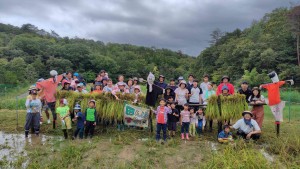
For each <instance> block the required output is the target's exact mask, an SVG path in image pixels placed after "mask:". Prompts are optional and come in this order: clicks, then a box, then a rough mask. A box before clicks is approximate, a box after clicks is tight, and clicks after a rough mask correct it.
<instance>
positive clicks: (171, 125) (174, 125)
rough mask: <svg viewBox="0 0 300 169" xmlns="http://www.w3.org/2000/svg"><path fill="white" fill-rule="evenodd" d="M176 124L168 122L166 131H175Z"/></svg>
mask: <svg viewBox="0 0 300 169" xmlns="http://www.w3.org/2000/svg"><path fill="white" fill-rule="evenodd" d="M176 123H177V122H168V130H169V131H176Z"/></svg>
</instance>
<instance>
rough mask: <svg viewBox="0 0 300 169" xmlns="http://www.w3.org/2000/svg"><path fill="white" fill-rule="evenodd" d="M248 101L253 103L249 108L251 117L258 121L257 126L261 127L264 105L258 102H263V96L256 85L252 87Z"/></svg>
mask: <svg viewBox="0 0 300 169" xmlns="http://www.w3.org/2000/svg"><path fill="white" fill-rule="evenodd" d="M248 102H249V103H251V104H252V105H253V107H252V110H251V112H252V114H253V119H254V120H255V121H256V122H257V123H258V125H259V127H260V128H262V124H263V120H264V114H265V113H264V106H263V105H260V104H263V103H265V98H264V96H263V95H262V94H261V93H260V89H259V88H258V87H253V89H252V94H251V96H250V97H249V100H248Z"/></svg>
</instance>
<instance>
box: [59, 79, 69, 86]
mask: <svg viewBox="0 0 300 169" xmlns="http://www.w3.org/2000/svg"><path fill="white" fill-rule="evenodd" d="M66 83H67V84H71V83H70V82H69V81H68V80H66V79H64V80H63V81H62V82H61V85H62V86H65V84H66Z"/></svg>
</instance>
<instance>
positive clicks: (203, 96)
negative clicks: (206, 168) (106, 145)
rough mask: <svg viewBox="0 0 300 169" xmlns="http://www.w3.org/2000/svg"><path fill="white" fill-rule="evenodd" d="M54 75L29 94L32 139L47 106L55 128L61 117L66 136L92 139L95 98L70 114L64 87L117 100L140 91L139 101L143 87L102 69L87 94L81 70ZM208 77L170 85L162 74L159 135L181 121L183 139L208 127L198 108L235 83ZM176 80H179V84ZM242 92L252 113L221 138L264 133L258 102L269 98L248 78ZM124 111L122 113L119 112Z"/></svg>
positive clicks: (135, 80) (157, 83)
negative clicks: (58, 95)
mask: <svg viewBox="0 0 300 169" xmlns="http://www.w3.org/2000/svg"><path fill="white" fill-rule="evenodd" d="M50 75H51V78H49V79H46V80H44V79H39V80H38V81H37V83H36V85H35V86H32V87H31V88H30V89H29V96H28V97H27V100H26V108H27V116H26V124H25V136H26V137H28V133H29V130H30V128H33V129H34V131H35V133H36V134H37V135H38V134H39V128H40V122H41V120H40V119H42V118H41V117H42V110H43V111H45V112H46V116H47V123H48V124H49V123H51V122H50V117H49V110H50V111H51V112H52V116H53V121H52V122H53V128H54V129H55V127H56V123H57V114H58V116H59V118H60V120H61V124H62V130H63V133H64V137H65V138H68V135H72V138H76V137H77V136H78V134H79V137H80V138H83V135H84V136H85V137H88V136H90V137H93V134H94V128H95V126H96V122H97V120H96V119H97V112H96V109H95V100H90V101H89V103H88V109H86V110H81V108H80V105H78V104H77V105H76V106H75V107H74V117H72V116H71V115H72V114H73V112H70V108H69V107H68V105H67V101H66V100H65V99H62V100H60V106H59V107H55V102H56V98H55V93H56V91H57V90H59V87H58V86H59V85H60V82H61V88H60V90H66V91H73V92H78V93H83V94H85V93H103V92H111V93H112V94H113V95H114V96H115V98H116V99H119V98H118V97H117V95H116V93H132V94H134V95H135V101H134V102H139V101H140V97H139V96H140V95H141V88H140V85H139V84H138V83H139V81H138V78H136V77H134V78H130V79H128V80H127V81H126V82H124V80H125V79H124V76H122V75H119V76H118V82H117V83H116V84H115V85H114V84H113V81H112V79H110V78H109V77H108V74H107V73H106V72H105V71H104V70H101V71H100V72H99V74H98V75H97V77H96V79H95V81H94V83H93V87H92V88H91V91H90V92H88V91H87V89H86V84H85V82H84V80H83V78H82V77H81V76H79V74H78V73H73V74H72V73H71V72H68V73H66V74H63V75H58V73H57V72H56V71H54V70H52V71H51V72H50ZM209 78H210V77H209V76H208V75H204V76H203V81H202V82H201V83H200V82H199V80H197V79H195V77H194V76H193V75H192V74H191V75H189V76H188V79H187V81H185V80H184V78H183V77H179V78H178V79H177V80H175V79H170V81H169V83H166V81H165V77H164V76H163V75H160V76H159V77H158V81H155V83H154V85H155V86H157V87H159V88H161V89H163V97H162V99H160V100H159V106H158V107H157V109H156V110H155V111H154V112H155V114H156V123H157V127H156V129H157V130H156V139H157V140H160V138H161V137H160V132H161V131H163V139H164V140H166V139H167V129H168V131H169V136H170V137H174V136H175V134H176V133H175V132H176V130H177V124H180V126H181V138H182V139H187V140H189V136H192V137H194V136H196V133H197V134H199V135H201V134H202V132H203V127H204V126H205V124H206V120H205V109H204V108H202V107H199V105H200V104H203V105H205V104H207V101H208V99H209V97H210V96H212V95H223V96H229V95H232V94H234V93H235V89H234V86H233V85H232V84H231V83H230V78H229V77H228V76H223V77H222V79H221V83H220V84H219V85H218V86H217V85H216V84H215V83H212V82H210V79H209ZM176 81H177V83H176ZM238 93H240V94H244V95H245V96H246V101H247V102H249V103H252V104H253V109H252V111H251V112H248V111H245V112H243V119H241V120H239V121H238V122H237V123H236V124H234V125H233V126H225V127H224V131H222V132H221V133H219V135H218V138H219V141H220V142H226V141H224V140H228V138H230V135H231V134H230V132H229V131H228V130H230V128H233V129H237V130H238V132H237V133H238V135H240V136H242V137H243V138H245V139H249V138H253V139H257V138H258V137H259V134H260V131H261V127H262V122H263V116H264V112H263V107H262V105H259V104H256V103H263V102H264V97H263V96H262V95H261V94H260V89H259V88H258V87H254V88H253V89H252V90H250V89H249V88H248V83H247V82H243V83H242V84H241V89H239V90H238ZM120 113H123V112H120ZM72 121H74V122H75V121H76V122H77V128H76V130H75V132H74V133H73V132H71V131H69V130H71V129H72ZM221 139H223V141H221Z"/></svg>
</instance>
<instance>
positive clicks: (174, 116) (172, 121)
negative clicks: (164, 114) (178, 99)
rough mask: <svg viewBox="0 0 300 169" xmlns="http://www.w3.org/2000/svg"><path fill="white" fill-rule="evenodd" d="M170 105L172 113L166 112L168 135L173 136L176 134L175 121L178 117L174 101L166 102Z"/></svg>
mask: <svg viewBox="0 0 300 169" xmlns="http://www.w3.org/2000/svg"><path fill="white" fill-rule="evenodd" d="M168 103H169V104H170V105H171V109H172V113H171V114H168V130H169V136H171V137H174V136H175V134H176V123H177V121H178V120H177V119H178V117H179V112H178V110H177V109H176V103H175V102H168Z"/></svg>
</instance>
